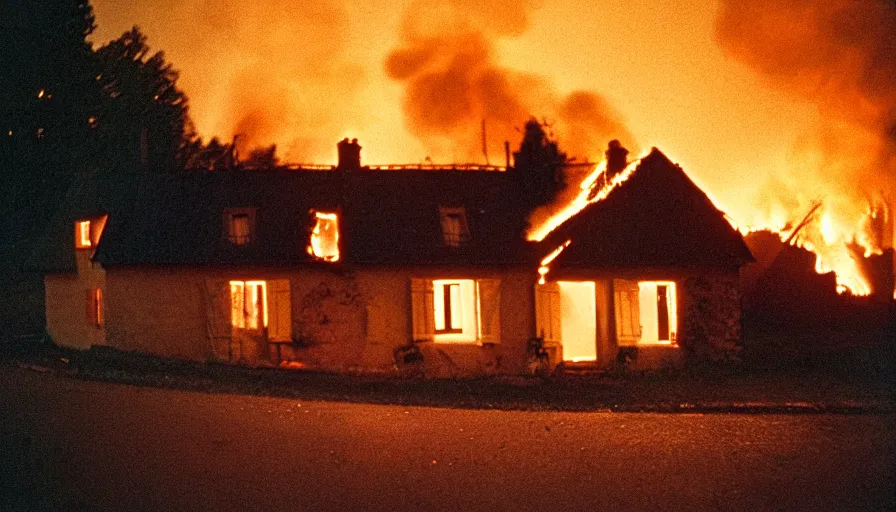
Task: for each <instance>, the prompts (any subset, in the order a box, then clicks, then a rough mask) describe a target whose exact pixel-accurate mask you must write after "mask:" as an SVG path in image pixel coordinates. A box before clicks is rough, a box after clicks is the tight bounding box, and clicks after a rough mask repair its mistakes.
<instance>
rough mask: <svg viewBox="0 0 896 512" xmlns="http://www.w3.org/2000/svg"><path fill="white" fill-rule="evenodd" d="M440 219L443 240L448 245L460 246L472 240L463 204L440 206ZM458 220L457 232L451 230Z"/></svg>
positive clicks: (452, 246)
mask: <svg viewBox="0 0 896 512" xmlns="http://www.w3.org/2000/svg"><path fill="white" fill-rule="evenodd" d="M439 220H440V223H441V226H442V241H443V242H444V243H445V246H446V247H451V248H459V247H462V246H463V245H465V244H467V243H468V242H469V241H470V226H469V224H468V223H467V212H466V209H465V208H464V207H463V206H440V207H439ZM455 221H456V225H457V232H454V231H453V230H451V231H449V229H448V228H449V227H450V226H453V223H454V222H455Z"/></svg>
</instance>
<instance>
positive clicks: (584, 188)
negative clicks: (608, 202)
mask: <svg viewBox="0 0 896 512" xmlns="http://www.w3.org/2000/svg"><path fill="white" fill-rule="evenodd" d="M641 158H643V156H642V157H641ZM641 158H638V159H637V160H634V161H632V162H629V164H628V165H627V166H626V167H625V169H624V170H622V172H620V173H618V174H616V175H615V176H613V178H611V179H610V181H609V183H606V184H605V185H604V186H603V188H601V189H600V191H599V192H598V193H597V194H594V195H592V191H593V189H594V187H596V186H598V184H599V183H600V181H601V180H600V179H599V178H600V177H601V176H602V175H603V174H604V173H606V170H607V164H606V162H601V163H599V164H597V166H595V168H594V171H593V172H591V174H589V175H588V176H586V177H585V179H584V180H582V182H581V183H580V184H579V192H578V194H577V195H576V196H575V198H573V200H572V201H570V202H569V203H567V204H566V206H563V207H562V208H560V210H558V211H556V212H553V213H549V214H548V217H547V218H546V219H544V220H543V221H541V222H536V221H535V220H534V218H536V217H539V216H541V215H544V213H543V212H544V210H543V208H550V207H551V205H548V207H543V208H539V209H538V210H536V211H535V212H534V213H533V215H532V217H533V219H530V220H532V228H531V229H530V230H529V232H528V233H527V234H526V238H527V239H528V240H529V241H533V242H540V241H541V240H544V237H546V236H548V234H549V233H550V232H551V231H553V230H554V229H555V228H556V227H557V226H559V225H560V224H563V223H564V222H566V221H567V220H569V219H570V218H572V217H573V216H574V215H575V214H577V213H579V212H580V211H582V209H584V208H585V207H586V206H588V205H589V204H591V203H596V202H598V201H601V200H603V199H604V198H605V197H607V196H608V195H609V194H610V192H612V191H613V189H615V188H616V187H618V186H619V185H621V184H622V183H624V182H625V181H626V180H627V179H629V177H630V176H631V175H632V173H633V172H635V169H636V168H637V167H638V164H639V163H640V162H641ZM548 211H550V210H548Z"/></svg>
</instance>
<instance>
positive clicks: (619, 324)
mask: <svg viewBox="0 0 896 512" xmlns="http://www.w3.org/2000/svg"><path fill="white" fill-rule="evenodd" d="M638 294H639V290H638V282H637V281H628V280H624V279H614V280H613V298H614V299H615V302H616V304H615V307H614V308H613V309H614V312H615V316H616V343H617V344H618V345H619V346H631V345H637V344H638V341H639V340H640V339H641V309H640V304H639V300H638Z"/></svg>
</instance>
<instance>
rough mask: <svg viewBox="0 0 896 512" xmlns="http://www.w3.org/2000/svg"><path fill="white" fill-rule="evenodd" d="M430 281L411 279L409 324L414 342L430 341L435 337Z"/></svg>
mask: <svg viewBox="0 0 896 512" xmlns="http://www.w3.org/2000/svg"><path fill="white" fill-rule="evenodd" d="M435 323H436V322H435V312H434V306H433V289H432V280H430V279H417V278H412V279H411V324H412V326H413V335H414V341H432V340H433V336H434V335H435V330H436V325H435Z"/></svg>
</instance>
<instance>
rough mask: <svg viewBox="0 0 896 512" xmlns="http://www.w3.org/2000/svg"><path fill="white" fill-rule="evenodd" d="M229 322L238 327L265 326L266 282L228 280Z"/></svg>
mask: <svg viewBox="0 0 896 512" xmlns="http://www.w3.org/2000/svg"><path fill="white" fill-rule="evenodd" d="M230 323H231V325H233V326H234V327H236V328H238V329H252V330H258V329H261V328H262V327H267V325H268V303H267V282H265V281H230Z"/></svg>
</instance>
